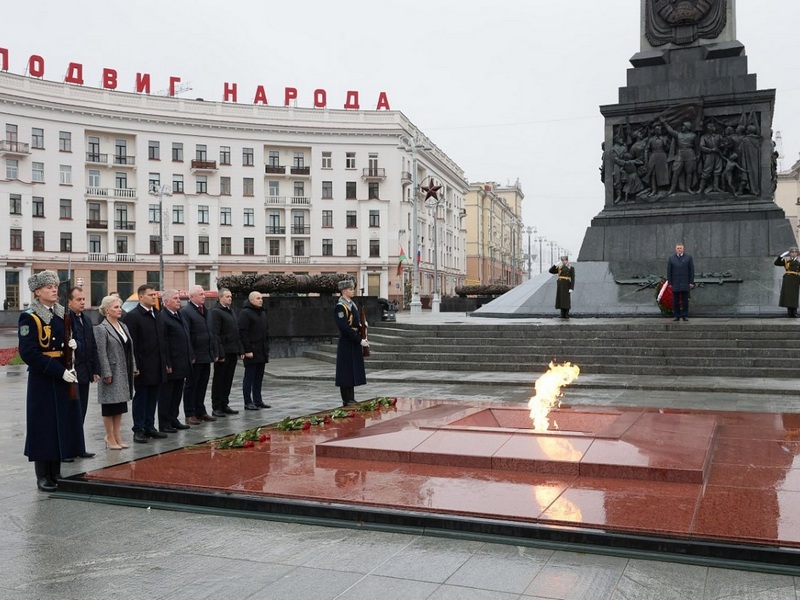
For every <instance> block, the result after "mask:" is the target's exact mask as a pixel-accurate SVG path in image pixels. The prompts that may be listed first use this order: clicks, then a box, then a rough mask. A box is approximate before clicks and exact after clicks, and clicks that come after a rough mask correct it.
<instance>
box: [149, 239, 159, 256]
mask: <svg viewBox="0 0 800 600" xmlns="http://www.w3.org/2000/svg"><path fill="white" fill-rule="evenodd" d="M160 242H161V238H160V237H159V236H157V235H151V236H150V254H161V252H160V247H161V243H160Z"/></svg>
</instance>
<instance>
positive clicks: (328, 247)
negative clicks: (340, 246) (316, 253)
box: [322, 239, 333, 256]
mask: <svg viewBox="0 0 800 600" xmlns="http://www.w3.org/2000/svg"><path fill="white" fill-rule="evenodd" d="M322 256H333V240H332V239H323V240H322Z"/></svg>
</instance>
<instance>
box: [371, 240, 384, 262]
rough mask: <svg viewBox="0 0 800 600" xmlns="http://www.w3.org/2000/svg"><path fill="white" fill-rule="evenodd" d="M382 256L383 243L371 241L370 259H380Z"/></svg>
mask: <svg viewBox="0 0 800 600" xmlns="http://www.w3.org/2000/svg"><path fill="white" fill-rule="evenodd" d="M380 256H381V241H380V240H370V241H369V257H370V258H380Z"/></svg>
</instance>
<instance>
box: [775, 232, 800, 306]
mask: <svg viewBox="0 0 800 600" xmlns="http://www.w3.org/2000/svg"><path fill="white" fill-rule="evenodd" d="M775 266H776V267H783V268H784V269H785V271H784V273H783V281H782V282H781V296H780V298H779V300H778V306H782V307H783V308H785V309H786V310H787V312H788V316H789V317H792V318H795V317H797V306H798V299H799V297H800V250H798V248H797V246H792V247H791V248H789V249H788V250H787V251H786V252H784V253H783V254H781V255H780V256H779V257H778V258H776V259H775Z"/></svg>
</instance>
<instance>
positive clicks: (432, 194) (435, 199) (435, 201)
mask: <svg viewBox="0 0 800 600" xmlns="http://www.w3.org/2000/svg"><path fill="white" fill-rule="evenodd" d="M438 187H441V186H438ZM422 189H423V190H425V191H426V192H428V198H429V199H431V200H432V202H427V199H426V202H425V203H426V204H427V205H428V207H429V208H432V209H433V299H432V300H431V312H435V313H438V312H439V305H440V304H441V301H442V300H441V296H440V295H439V226H438V225H437V221H438V217H439V203H440V202H441V201H442V200H443V199H444V198H439V196H438V194H437V192H438V188H437V186H435V185H434V183H433V179H431V182H430V184H428V187H427V188H425V187H423V188H422ZM428 190H432V191H428Z"/></svg>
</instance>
